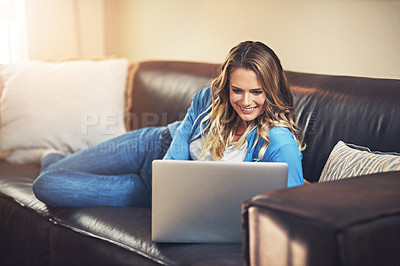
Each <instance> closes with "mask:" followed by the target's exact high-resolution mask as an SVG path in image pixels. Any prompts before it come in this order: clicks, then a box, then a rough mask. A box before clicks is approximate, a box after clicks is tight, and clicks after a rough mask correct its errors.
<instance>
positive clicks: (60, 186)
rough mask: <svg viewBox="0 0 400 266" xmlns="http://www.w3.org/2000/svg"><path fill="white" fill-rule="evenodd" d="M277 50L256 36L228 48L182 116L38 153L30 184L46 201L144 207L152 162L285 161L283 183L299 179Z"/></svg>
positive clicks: (297, 140) (296, 134) (297, 144)
mask: <svg viewBox="0 0 400 266" xmlns="http://www.w3.org/2000/svg"><path fill="white" fill-rule="evenodd" d="M293 116H294V112H293V99H292V95H291V93H290V91H289V88H288V85H287V82H286V77H285V74H284V72H283V69H282V66H281V64H280V61H279V59H278V57H277V56H276V54H275V53H274V52H273V51H272V50H271V49H270V48H269V47H268V46H266V45H265V44H263V43H261V42H252V41H247V42H242V43H240V44H238V45H237V46H235V47H233V48H232V49H231V50H230V52H229V54H228V56H227V58H226V59H225V61H224V63H223V64H222V66H221V72H220V74H219V76H218V77H217V78H216V79H215V80H213V82H212V83H211V86H210V87H209V88H206V89H203V90H201V91H200V92H199V93H197V94H196V95H194V97H193V101H192V104H191V106H190V108H189V109H188V111H187V114H186V116H185V118H184V120H183V121H182V122H175V123H172V124H170V125H168V126H167V127H152V128H143V129H139V130H135V131H131V132H128V133H126V134H124V135H122V136H119V137H117V138H114V139H111V140H108V141H106V142H104V143H101V144H98V145H96V146H93V147H90V148H88V149H85V150H82V151H80V152H77V153H75V154H73V155H71V156H68V157H64V156H63V155H62V154H59V153H49V154H47V155H46V156H44V157H43V160H42V169H41V174H40V175H39V177H38V178H37V179H36V180H35V182H34V184H33V190H34V193H35V195H36V197H37V198H38V199H40V200H41V201H43V202H45V203H46V204H48V205H50V206H65V207H76V206H94V205H113V206H137V207H149V206H151V162H152V161H153V160H154V159H161V158H163V159H173V160H234V161H238V162H240V161H252V162H286V163H287V164H288V165H289V175H288V186H289V187H292V186H297V185H301V184H303V174H302V166H301V159H302V154H301V152H300V150H301V149H302V146H301V133H300V130H299V128H298V127H297V126H296V124H295V123H294V118H293Z"/></svg>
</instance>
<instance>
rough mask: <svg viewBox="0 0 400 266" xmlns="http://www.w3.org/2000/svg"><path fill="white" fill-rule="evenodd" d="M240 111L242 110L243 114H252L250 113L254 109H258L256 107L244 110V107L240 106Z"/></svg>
mask: <svg viewBox="0 0 400 266" xmlns="http://www.w3.org/2000/svg"><path fill="white" fill-rule="evenodd" d="M240 109H241V110H242V111H243V112H246V113H250V112H252V111H253V110H254V109H256V107H251V108H244V107H242V106H240Z"/></svg>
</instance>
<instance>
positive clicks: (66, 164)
mask: <svg viewBox="0 0 400 266" xmlns="http://www.w3.org/2000/svg"><path fill="white" fill-rule="evenodd" d="M165 132H168V130H167V129H166V128H165V127H160V128H144V129H140V130H135V131H131V132H128V133H126V134H124V135H122V136H119V137H116V138H114V139H111V140H108V141H106V142H103V143H100V144H98V145H95V146H92V147H90V148H88V149H85V150H82V151H79V152H77V153H75V154H73V155H71V156H68V157H65V158H63V156H62V155H60V154H49V155H47V156H45V158H43V163H42V170H41V174H40V175H39V177H38V178H37V179H36V180H35V182H34V184H33V189H34V192H35V195H36V196H37V197H38V198H39V199H40V200H42V201H43V202H45V203H47V204H49V205H52V206H92V205H118V206H127V205H135V206H148V205H149V204H150V199H151V162H152V161H153V160H154V159H161V158H162V157H163V155H164V154H165V152H166V149H167V148H168V145H169V141H170V136H169V135H168V134H165Z"/></svg>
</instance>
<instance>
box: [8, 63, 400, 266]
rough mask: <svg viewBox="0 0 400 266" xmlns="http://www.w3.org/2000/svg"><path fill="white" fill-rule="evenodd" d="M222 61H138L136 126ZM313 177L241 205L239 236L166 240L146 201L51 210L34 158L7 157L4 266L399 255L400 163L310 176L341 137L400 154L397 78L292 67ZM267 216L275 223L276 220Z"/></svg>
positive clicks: (312, 260) (184, 101) (171, 104)
mask: <svg viewBox="0 0 400 266" xmlns="http://www.w3.org/2000/svg"><path fill="white" fill-rule="evenodd" d="M216 72H217V65H214V64H206V63H195V62H169V61H151V62H142V63H140V64H138V65H136V66H135V67H134V68H133V70H132V72H131V75H130V79H129V86H132V87H133V90H132V91H131V93H127V94H126V99H127V101H126V102H127V109H126V126H127V128H128V129H129V130H131V129H135V128H140V127H145V126H156V125H166V124H167V123H169V122H172V121H176V120H179V119H182V118H183V116H184V114H185V111H186V109H187V108H188V107H189V104H190V101H191V97H192V96H193V94H194V93H195V92H197V91H199V90H200V89H202V88H203V87H206V86H207V85H208V84H209V81H210V79H211V78H212V77H213V76H215V74H216ZM287 76H288V80H289V83H290V86H291V90H292V92H293V94H294V98H295V108H296V112H297V115H298V124H299V125H300V127H301V128H302V129H303V132H304V135H305V142H306V144H307V149H306V150H305V151H304V153H303V155H304V158H303V169H304V177H305V178H306V179H307V180H308V181H309V182H311V183H312V184H307V185H305V186H301V187H296V188H290V189H283V190H278V191H271V192H269V193H266V194H263V195H259V196H257V197H255V198H253V199H250V200H247V201H245V202H244V204H243V208H242V210H243V216H242V217H243V221H242V224H243V244H242V245H238V244H219V245H217V244H166V243H164V244H159V243H153V242H152V241H151V237H150V228H151V213H150V209H142V208H130V207H85V208H51V207H48V206H46V205H45V204H43V203H42V202H40V201H39V200H37V199H36V198H35V196H34V195H33V192H32V182H33V180H34V179H35V177H36V176H37V175H38V173H39V165H22V166H21V165H11V164H8V163H6V162H5V161H0V265H159V264H161V265H242V264H243V263H244V264H252V265H399V264H400V258H399V255H398V250H400V248H399V247H400V233H399V228H400V222H399V221H400V208H399V206H400V196H399V193H398V192H400V189H399V188H400V182H399V180H400V172H391V173H384V174H375V175H371V176H368V177H366V176H364V177H357V178H351V179H347V180H342V181H336V182H329V183H315V182H316V181H318V179H319V175H320V173H321V171H322V168H323V167H324V164H325V162H326V160H327V158H328V156H329V153H330V152H331V150H332V148H333V146H334V145H335V144H336V143H337V142H338V141H339V140H343V141H346V142H348V143H353V144H358V145H363V146H367V147H369V148H371V150H378V151H382V152H384V151H392V152H400V134H399V132H400V119H399V114H400V100H399V99H400V80H389V79H371V78H359V77H343V76H329V75H315V74H305V73H295V72H287ZM271 225H272V226H271Z"/></svg>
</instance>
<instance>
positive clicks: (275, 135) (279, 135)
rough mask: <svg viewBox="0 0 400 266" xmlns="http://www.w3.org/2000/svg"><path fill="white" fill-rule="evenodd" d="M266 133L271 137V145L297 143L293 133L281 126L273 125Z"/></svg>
mask: <svg viewBox="0 0 400 266" xmlns="http://www.w3.org/2000/svg"><path fill="white" fill-rule="evenodd" d="M268 135H269V137H270V139H271V143H270V145H273V146H283V145H287V144H294V145H296V146H297V145H298V144H297V141H296V140H295V139H294V136H293V133H292V132H291V131H290V130H289V129H288V128H287V127H283V126H277V127H273V128H271V129H270V130H268Z"/></svg>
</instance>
